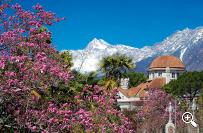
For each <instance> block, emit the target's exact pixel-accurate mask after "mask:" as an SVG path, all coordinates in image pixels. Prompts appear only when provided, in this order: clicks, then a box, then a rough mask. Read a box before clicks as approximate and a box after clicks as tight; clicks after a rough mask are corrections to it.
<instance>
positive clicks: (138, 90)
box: [118, 78, 166, 97]
mask: <svg viewBox="0 0 203 133" xmlns="http://www.w3.org/2000/svg"><path fill="white" fill-rule="evenodd" d="M165 83H166V79H165V78H156V79H153V80H148V81H146V82H144V83H142V84H140V85H138V86H137V87H133V88H130V89H122V88H119V89H118V90H119V91H120V92H121V93H123V94H124V95H125V96H126V97H133V96H137V95H139V97H146V92H145V90H147V89H153V88H162V87H163V86H164V85H165Z"/></svg>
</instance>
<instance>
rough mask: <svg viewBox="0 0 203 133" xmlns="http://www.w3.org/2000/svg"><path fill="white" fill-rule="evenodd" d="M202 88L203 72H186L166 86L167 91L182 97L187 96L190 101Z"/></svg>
mask: <svg viewBox="0 0 203 133" xmlns="http://www.w3.org/2000/svg"><path fill="white" fill-rule="evenodd" d="M202 88H203V72H185V73H183V74H182V75H181V76H180V77H178V79H177V80H173V81H171V82H170V83H169V84H167V85H165V86H164V89H165V90H166V92H168V93H171V94H173V95H174V96H176V97H179V98H182V99H184V98H185V97H186V96H187V97H189V99H190V101H192V100H193V98H194V97H195V96H196V95H197V94H198V93H199V92H200V90H201V89H202Z"/></svg>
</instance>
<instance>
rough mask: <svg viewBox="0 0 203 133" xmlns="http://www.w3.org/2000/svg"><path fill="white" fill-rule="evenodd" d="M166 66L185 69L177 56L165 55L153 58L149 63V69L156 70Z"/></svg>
mask: <svg viewBox="0 0 203 133" xmlns="http://www.w3.org/2000/svg"><path fill="white" fill-rule="evenodd" d="M166 67H170V68H177V69H181V70H184V69H185V66H184V64H183V62H182V61H181V60H180V59H179V58H177V57H175V56H169V55H166V56H159V57H157V58H155V59H154V60H153V61H152V63H151V64H150V66H149V70H158V69H163V68H166Z"/></svg>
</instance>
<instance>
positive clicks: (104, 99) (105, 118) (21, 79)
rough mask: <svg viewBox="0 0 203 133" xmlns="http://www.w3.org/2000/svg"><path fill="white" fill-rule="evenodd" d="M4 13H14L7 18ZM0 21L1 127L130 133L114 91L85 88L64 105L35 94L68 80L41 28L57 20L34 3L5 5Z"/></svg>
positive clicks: (64, 64) (60, 59)
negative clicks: (30, 7)
mask: <svg viewBox="0 0 203 133" xmlns="http://www.w3.org/2000/svg"><path fill="white" fill-rule="evenodd" d="M8 10H11V13H13V14H11V13H9V14H6V12H7V11H8ZM0 17H1V18H0V20H1V25H0V26H1V28H0V29H1V33H0V98H1V103H2V104H1V105H0V107H1V109H2V111H1V114H0V115H1V116H4V117H6V118H5V119H4V120H5V121H4V126H6V127H9V126H11V127H15V130H17V131H19V130H21V129H25V130H26V131H31V132H46V133H48V132H120V133H123V132H129V133H130V132H134V131H133V130H132V128H131V127H132V126H131V122H130V121H129V120H128V119H127V118H126V117H125V116H124V115H123V114H122V113H121V112H120V111H119V110H118V108H117V106H116V101H115V97H114V96H115V94H116V90H111V91H107V90H105V89H103V88H101V87H98V86H96V87H92V86H86V87H85V88H84V89H83V91H82V92H80V93H79V94H78V95H77V96H75V98H74V99H72V101H63V102H57V101H54V100H53V99H51V100H50V99H46V98H44V97H42V95H41V94H40V93H42V94H44V93H45V94H46V92H47V90H48V89H49V88H57V87H58V86H59V84H64V85H67V84H68V81H69V80H70V79H71V78H73V77H72V76H71V73H70V71H69V69H67V67H68V66H67V64H66V63H64V60H63V59H62V58H61V57H60V54H58V52H57V51H56V50H55V49H54V48H53V44H52V39H51V32H49V31H48V30H47V29H46V28H44V26H51V25H52V24H53V23H55V22H58V21H60V20H61V19H60V18H58V17H56V15H55V14H54V13H52V12H48V11H45V10H44V9H43V7H42V6H41V5H39V4H37V5H35V6H33V11H26V10H24V9H23V8H22V7H21V6H20V5H19V4H16V5H14V6H9V5H7V4H4V5H1V6H0ZM56 91H57V90H56ZM39 92H40V93H39ZM5 114H6V115H5ZM8 120H9V121H8ZM1 131H3V130H2V129H1Z"/></svg>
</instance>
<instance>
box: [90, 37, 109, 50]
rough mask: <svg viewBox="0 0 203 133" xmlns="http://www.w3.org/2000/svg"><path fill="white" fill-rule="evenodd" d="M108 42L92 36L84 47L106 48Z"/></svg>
mask: <svg viewBox="0 0 203 133" xmlns="http://www.w3.org/2000/svg"><path fill="white" fill-rule="evenodd" d="M109 45H110V44H109V43H107V42H106V41H104V40H102V39H97V38H94V39H93V40H92V41H91V42H90V43H89V44H88V45H87V47H86V49H89V50H91V49H101V50H102V49H106V48H107V47H108V46H109Z"/></svg>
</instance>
